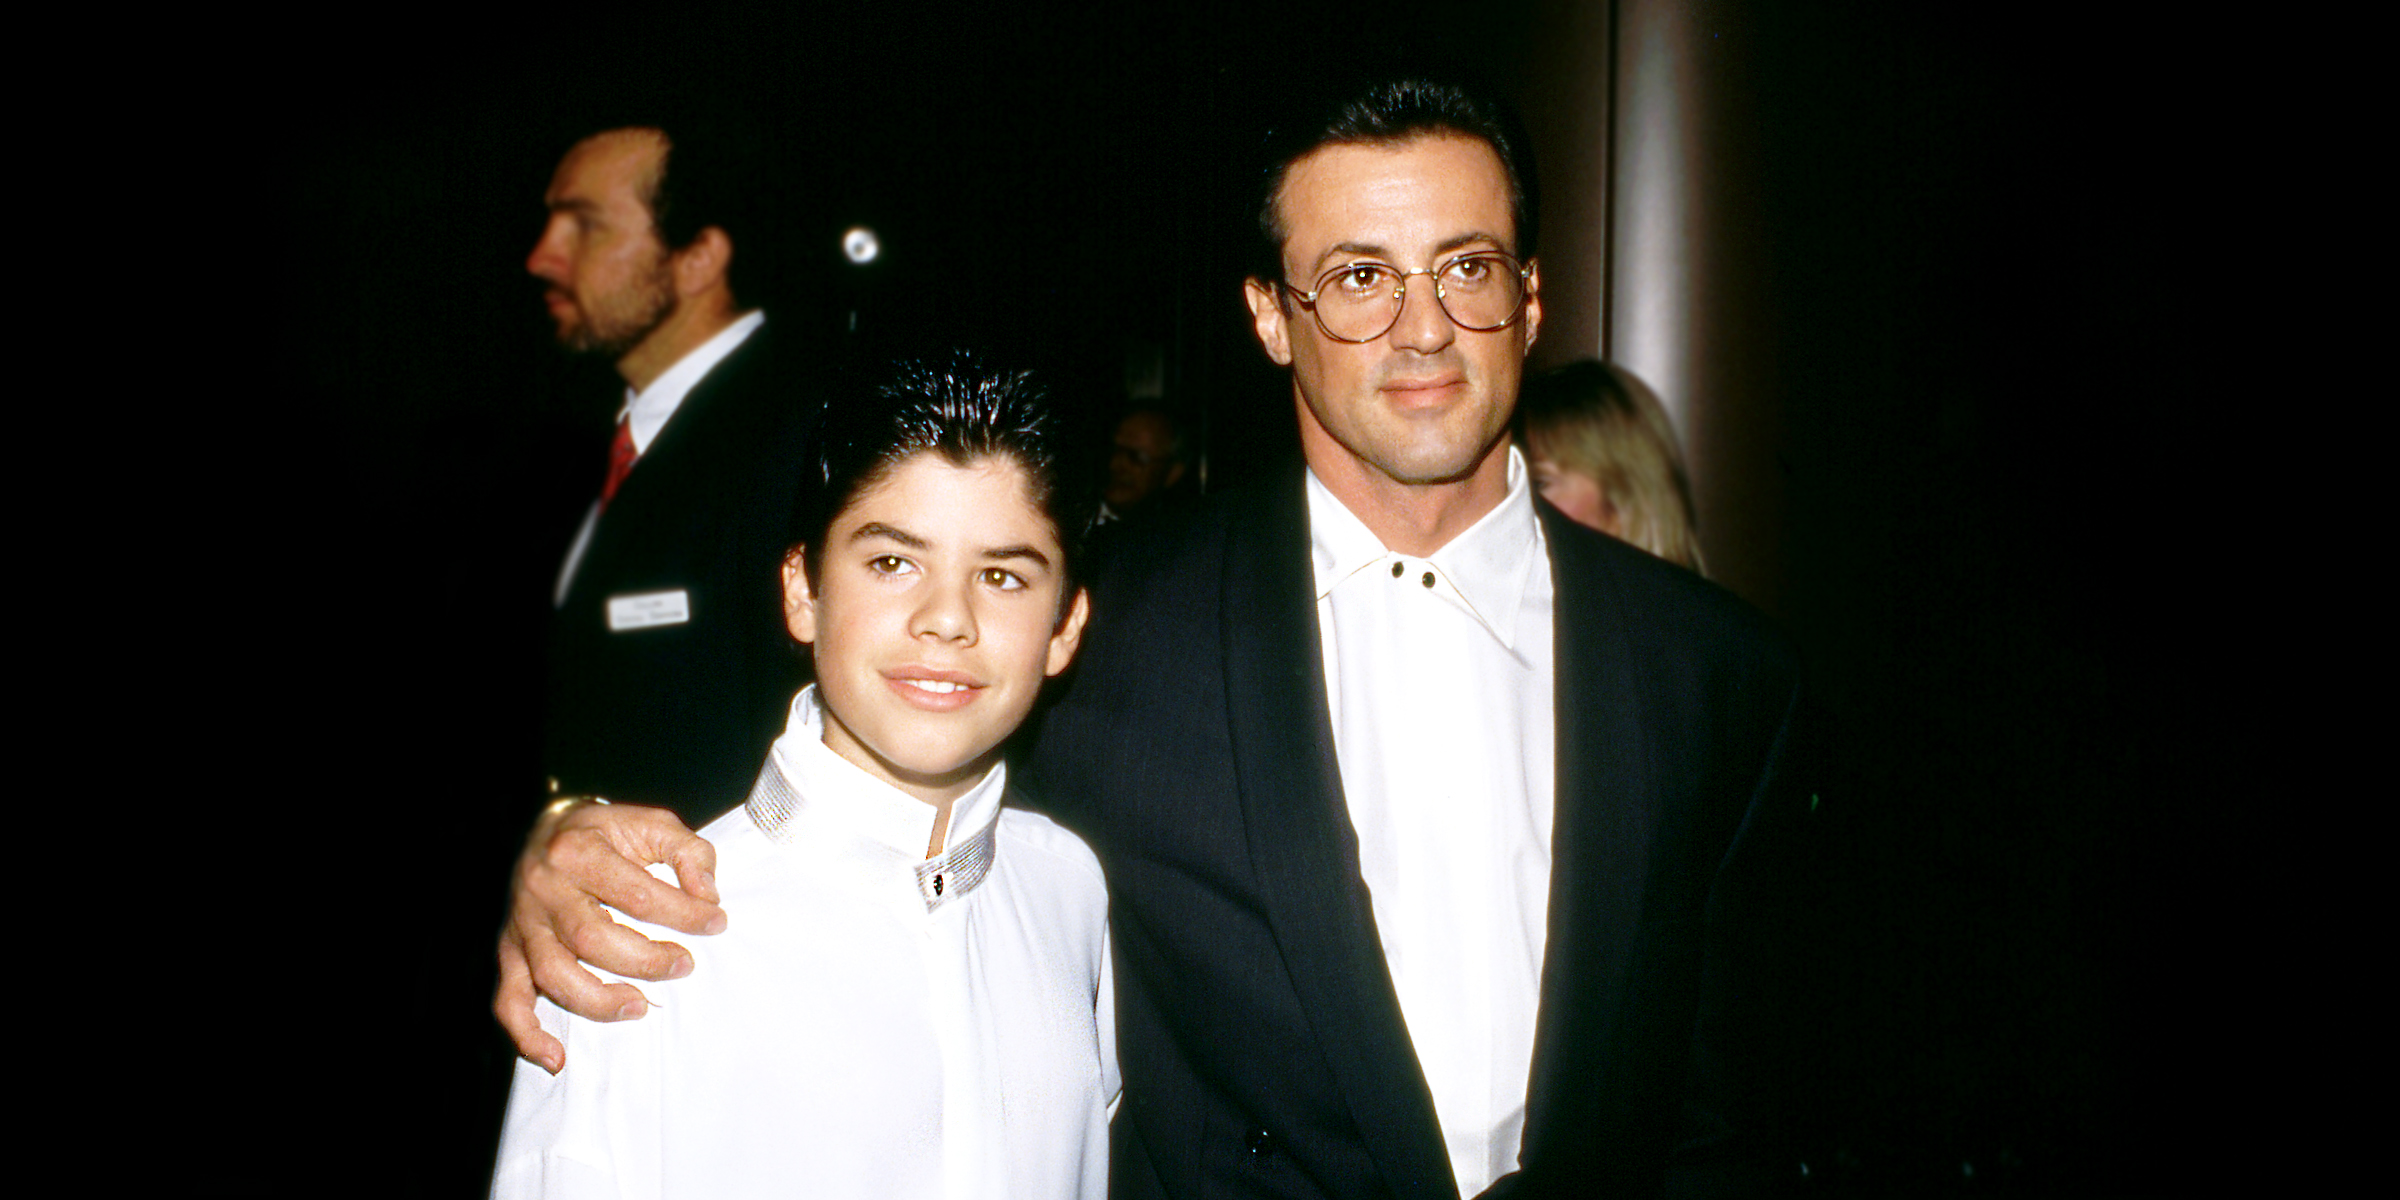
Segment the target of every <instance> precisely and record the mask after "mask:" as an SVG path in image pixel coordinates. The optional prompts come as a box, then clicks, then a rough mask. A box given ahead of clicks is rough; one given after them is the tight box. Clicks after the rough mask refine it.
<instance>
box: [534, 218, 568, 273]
mask: <svg viewBox="0 0 2400 1200" xmlns="http://www.w3.org/2000/svg"><path fill="white" fill-rule="evenodd" d="M566 268H567V252H566V248H565V247H564V246H562V245H561V244H560V238H559V232H558V225H557V223H556V222H552V223H551V224H549V225H545V226H543V227H542V237H541V240H540V241H537V242H535V243H534V244H533V253H531V254H528V255H526V256H525V271H526V273H527V274H529V275H533V276H535V277H537V278H540V279H547V280H549V281H550V282H552V283H557V282H559V281H561V280H562V279H564V278H565V277H566Z"/></svg>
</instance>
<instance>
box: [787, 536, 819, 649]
mask: <svg viewBox="0 0 2400 1200" xmlns="http://www.w3.org/2000/svg"><path fill="white" fill-rule="evenodd" d="M807 553H808V547H806V546H794V547H792V548H791V549H790V550H789V551H787V552H785V554H784V556H783V627H784V628H786V629H789V630H791V631H792V636H793V637H794V638H795V639H798V640H799V641H801V642H803V643H808V644H812V645H813V644H814V643H815V642H816V640H817V597H816V593H815V592H813V591H810V590H809V586H808V568H807V566H806V565H805V562H804V556H805V555H807Z"/></svg>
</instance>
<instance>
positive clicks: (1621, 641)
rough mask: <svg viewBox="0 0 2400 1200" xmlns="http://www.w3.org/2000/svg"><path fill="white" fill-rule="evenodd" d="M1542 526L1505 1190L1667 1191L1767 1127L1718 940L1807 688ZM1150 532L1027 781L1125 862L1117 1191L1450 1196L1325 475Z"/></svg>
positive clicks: (1608, 542) (1647, 577) (1603, 542)
mask: <svg viewBox="0 0 2400 1200" xmlns="http://www.w3.org/2000/svg"><path fill="white" fill-rule="evenodd" d="M1540 511H1541V519H1542V521H1543V530H1544V533H1545V534H1546V535H1547V539H1548V544H1549V553H1550V558H1551V569H1552V577H1553V579H1554V581H1555V584H1556V596H1557V608H1556V614H1557V615H1556V623H1557V639H1556V646H1555V653H1556V654H1557V697H1556V717H1557V722H1558V768H1557V815H1556V819H1555V822H1554V828H1553V834H1552V867H1551V881H1550V906H1549V938H1548V949H1547V952H1546V957H1545V961H1544V963H1543V970H1542V990H1541V1012H1540V1018H1539V1024H1538V1027H1537V1031H1536V1035H1535V1046H1534V1063H1533V1070H1532V1073H1531V1079H1530V1086H1529V1095H1528V1114H1527V1120H1526V1126H1525V1135H1524V1149H1523V1153H1522V1156H1521V1160H1520V1161H1521V1163H1522V1165H1523V1169H1522V1170H1521V1171H1519V1172H1518V1173H1516V1174H1514V1175H1511V1176H1508V1177H1505V1178H1503V1179H1502V1180H1501V1181H1500V1182H1499V1183H1497V1184H1495V1185H1494V1187H1493V1189H1492V1191H1491V1193H1489V1194H1491V1195H1540V1194H1551V1193H1553V1192H1555V1193H1557V1194H1562V1195H1570V1194H1571V1195H1646V1194H1652V1193H1655V1192H1657V1191H1659V1190H1660V1188H1661V1187H1662V1184H1664V1183H1665V1182H1666V1180H1667V1175H1668V1169H1669V1166H1670V1164H1671V1162H1672V1163H1675V1164H1680V1165H1685V1166H1688V1168H1689V1169H1687V1170H1684V1171H1682V1172H1681V1175H1680V1180H1681V1181H1682V1182H1699V1183H1703V1184H1709V1183H1715V1182H1721V1181H1723V1179H1724V1178H1725V1176H1723V1175H1722V1174H1720V1173H1719V1172H1718V1171H1717V1169H1716V1168H1715V1167H1714V1166H1713V1165H1710V1164H1712V1163H1714V1162H1716V1161H1722V1160H1723V1159H1724V1158H1725V1157H1726V1156H1728V1155H1730V1154H1731V1153H1732V1151H1733V1150H1734V1148H1735V1146H1736V1143H1737V1140H1738V1139H1737V1137H1736V1135H1737V1134H1739V1133H1740V1132H1741V1123H1742V1119H1743V1113H1742V1111H1741V1109H1742V1100H1743V1097H1742V1096H1741V1095H1740V1094H1739V1077H1738V1074H1736V1073H1734V1072H1732V1071H1729V1070H1728V1068H1729V1067H1733V1066H1738V1062H1736V1061H1735V1060H1738V1058H1739V1057H1740V1053H1741V1051H1740V1047H1739V1046H1738V1045H1736V1044H1732V1043H1731V1039H1732V1038H1733V1037H1734V1036H1735V1035H1736V1034H1737V1033H1738V1030H1736V1029H1735V1028H1734V1026H1733V1025H1732V1023H1731V1022H1732V1018H1733V1017H1734V1015H1735V1012H1734V1010H1735V1007H1736V1006H1734V1005H1733V1004H1732V1003H1731V1001H1734V1000H1736V999H1739V998H1740V997H1739V996H1737V995H1735V994H1734V993H1736V992H1738V991H1739V990H1740V987H1741V980H1742V977H1741V975H1740V973H1739V970H1738V966H1739V964H1738V963H1736V962H1734V961H1733V960H1734V958H1735V956H1734V955H1733V954H1732V953H1731V950H1732V949H1733V947H1734V946H1735V944H1736V943H1735V941H1734V940H1733V939H1732V938H1731V937H1729V936H1727V935H1728V934H1729V933H1730V932H1731V931H1732V930H1733V928H1734V927H1735V926H1736V925H1737V924H1738V923H1739V921H1740V920H1741V917H1742V906H1743V904H1744V902H1745V889H1744V886H1743V883H1742V878H1743V863H1744V861H1745V857H1746V854H1747V850H1746V846H1747V845H1748V844H1750V843H1752V842H1754V841H1755V840H1756V839H1758V838H1761V837H1764V836H1768V832H1767V831H1768V830H1769V829H1770V828H1771V827H1772V826H1773V824H1774V821H1775V819H1776V813H1777V812H1779V811H1780V809H1781V808H1782V804H1781V802H1780V800H1779V797H1781V796H1782V795H1783V789H1782V788H1781V787H1780V786H1779V776H1780V773H1781V771H1780V766H1781V762H1782V759H1783V757H1784V743H1785V741H1786V738H1787V731H1788V729H1789V728H1790V727H1791V724H1792V721H1793V716H1794V712H1795V707H1796V705H1797V702H1798V696H1799V683H1798V671H1797V670H1796V667H1795V663H1794V659H1793V656H1792V655H1791V654H1790V653H1789V652H1788V651H1787V649H1786V648H1785V646H1784V644H1783V643H1782V641H1781V640H1780V639H1779V638H1778V637H1777V636H1776V635H1775V634H1774V633H1773V632H1772V631H1771V630H1770V629H1769V628H1768V627H1767V626H1766V624H1765V622H1764V620H1763V618H1761V617H1759V616H1758V615H1757V614H1756V613H1755V612H1753V611H1752V610H1751V609H1749V608H1748V607H1746V606H1744V605H1743V604H1742V603H1741V602H1740V601H1738V600H1736V599H1734V598H1733V597H1732V596H1731V595H1730V594H1728V593H1726V592H1724V591H1722V590H1721V589H1718V588H1716V587H1715V586H1713V585H1711V584H1708V583H1706V582H1705V581H1702V580H1701V579H1699V578H1698V577H1697V576H1694V575H1691V574H1689V573H1688V572H1685V571H1682V570H1681V569H1679V568H1676V567H1672V566H1670V565H1668V564H1665V563H1663V562H1661V561H1659V560H1657V559H1655V558H1652V557H1650V556H1649V555H1646V554H1643V553H1642V552H1640V551H1638V550H1633V549H1630V548H1628V547H1626V546H1624V545H1622V544H1621V543H1618V542H1616V541H1614V540H1612V539H1609V538H1606V537H1603V536H1601V535H1599V534H1596V533H1592V532H1590V531H1588V530H1585V529H1583V528H1582V527H1580V526H1577V525H1575V524H1574V523H1573V522H1571V521H1568V520H1567V519H1565V518H1564V517H1562V516H1560V515H1558V514H1557V513H1556V512H1555V511H1554V510H1552V509H1550V508H1549V507H1548V506H1547V505H1542V506H1540ZM1158 532H1159V533H1160V535H1161V536H1159V537H1156V538H1139V537H1137V538H1129V539H1127V540H1126V541H1125V542H1124V543H1123V544H1120V545H1119V546H1117V547H1116V548H1115V549H1114V552H1113V554H1112V557H1111V561H1110V563H1109V565H1108V570H1107V571H1106V573H1105V575H1104V577H1103V578H1102V579H1101V580H1100V582H1099V584H1098V586H1097V587H1096V588H1095V595H1094V600H1093V605H1094V608H1093V621H1092V626H1091V628H1090V630H1089V631H1088V633H1087V636H1086V639H1085V642H1084V650H1083V663H1082V665H1080V666H1079V667H1078V668H1077V670H1076V674H1075V675H1074V676H1073V678H1072V679H1071V681H1070V683H1069V685H1068V686H1067V688H1066V689H1065V693H1064V695H1063V696H1062V697H1061V698H1059V699H1058V701H1057V702H1056V703H1055V704H1054V705H1053V707H1051V708H1050V709H1049V710H1048V711H1047V713H1046V714H1045V716H1044V717H1043V721H1042V725H1041V727H1040V730H1039V735H1038V738H1037V739H1036V741H1035V743H1034V746H1033V750H1032V755H1031V757H1030V759H1029V761H1028V762H1027V763H1026V764H1025V765H1026V768H1027V770H1028V773H1029V776H1030V779H1029V781H1030V782H1031V783H1032V784H1033V786H1034V787H1035V788H1037V789H1038V790H1039V792H1040V793H1041V795H1042V797H1043V799H1044V801H1045V802H1046V803H1047V804H1048V805H1050V806H1051V808H1052V810H1053V811H1055V812H1056V813H1057V814H1058V815H1059V817H1060V818H1061V819H1062V820H1063V821H1066V822H1067V823H1069V824H1070V826H1071V827H1073V828H1075V829H1077V830H1078V831H1079V832H1082V833H1083V834H1084V835H1085V836H1086V837H1087V838H1088V839H1089V840H1090V841H1091V842H1092V844H1093V847H1094V849H1095V850H1097V851H1098V852H1099V854H1100V857H1101V859H1102V860H1103V863H1104V864H1105V866H1106V868H1107V871H1108V882H1109V892H1110V896H1111V910H1110V911H1111V920H1112V922H1113V923H1114V925H1113V928H1114V937H1115V946H1116V951H1115V952H1116V970H1117V980H1118V988H1117V1005H1118V1011H1119V1028H1120V1038H1119V1054H1120V1057H1121V1059H1122V1062H1123V1068H1124V1079H1125V1106H1124V1108H1123V1110H1122V1111H1120V1112H1119V1114H1118V1115H1117V1118H1116V1121H1115V1126H1114V1132H1115V1143H1116V1148H1115V1158H1114V1166H1113V1168H1112V1173H1113V1175H1114V1184H1115V1194H1116V1195H1119V1196H1151V1195H1170V1196H1203V1195H1205V1196H1343V1197H1352V1196H1356V1197H1366V1196H1384V1195H1391V1196H1411V1197H1429V1198H1430V1197H1455V1196H1456V1195H1457V1191H1456V1184H1455V1182H1454V1180H1453V1178H1452V1175H1451V1173H1450V1167H1449V1163H1448V1159H1447V1157H1446V1155H1445V1153H1444V1150H1443V1145H1442V1140H1441V1136H1440V1132H1439V1128H1438V1126H1437V1124H1436V1122H1435V1118H1434V1112H1433V1105H1432V1100H1431V1097H1430V1093H1429V1092H1428V1090H1427V1088H1426V1085H1425V1082H1424V1079H1423V1077H1422V1075H1421V1073H1420V1072H1419V1070H1418V1068H1417V1062H1416V1057H1415V1053H1414V1051H1413V1049H1412V1048H1411V1044H1410V1041H1409V1036H1408V1032H1407V1027H1406V1025H1405V1023H1404V1021H1403V1019H1402V1016H1401V1013H1400V1007H1399V1001H1398V999H1397V998H1396V996H1395V994H1394V992H1393V990H1392V985H1391V978H1390V974H1389V972H1388V971H1387V969H1386V967H1385V965H1384V960H1383V953H1382V949H1381V943H1380V941H1379V939H1378V937H1377V934H1376V931H1375V922H1374V915H1373V912H1372V909H1371V907H1370V905H1369V902H1368V896H1367V888H1366V885H1365V884H1364V883H1363V882H1362V881H1361V879H1360V875H1359V867H1358V849H1357V840H1356V837H1355V835H1354V833H1353V831H1352V829H1351V827H1350V821H1349V815H1348V810H1347V808H1346V806H1345V804H1344V802H1343V799H1342V784H1341V775H1340V771H1339V770H1338V768H1337V766H1336V763H1335V759H1334V746H1333V733H1332V727H1331V723H1330V719H1329V717H1328V708H1327V705H1326V700H1325V696H1326V687H1325V681H1324V678H1323V675H1324V669H1323V662H1322V658H1321V656H1320V652H1319V647H1318V639H1317V628H1316V606H1315V602H1314V598H1313V597H1314V588H1313V585H1312V577H1311V573H1310V566H1309V553H1308V519H1307V506H1306V500H1305V493H1304V491H1303V489H1302V486H1301V480H1300V478H1299V477H1298V476H1297V475H1296V474H1295V475H1293V476H1292V477H1290V478H1287V479H1285V480H1283V481H1282V482H1280V483H1278V484H1277V485H1275V486H1273V487H1268V488H1264V489H1260V490H1256V491H1252V492H1250V493H1247V494H1235V495H1233V496H1229V497H1226V498H1223V499H1220V500H1217V501H1215V502H1212V503H1211V504H1210V505H1209V506H1208V507H1206V508H1204V509H1203V510H1201V511H1200V512H1199V513H1197V514H1194V515H1193V516H1192V517H1191V518H1190V519H1189V520H1188V521H1186V522H1184V523H1183V524H1182V525H1181V526H1180V527H1178V528H1174V529H1167V530H1160V531H1158ZM1459 716H1460V720H1461V721H1470V720H1473V719H1474V714H1472V713H1461V714H1459ZM1721 1034H1722V1035H1724V1036H1720V1035H1721ZM1699 1190H1711V1189H1709V1188H1706V1187H1703V1188H1701V1189H1699Z"/></svg>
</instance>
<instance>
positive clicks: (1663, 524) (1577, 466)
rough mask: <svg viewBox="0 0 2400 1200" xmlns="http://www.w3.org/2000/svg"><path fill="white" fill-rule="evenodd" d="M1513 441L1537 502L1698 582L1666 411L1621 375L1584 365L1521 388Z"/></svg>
mask: <svg viewBox="0 0 2400 1200" xmlns="http://www.w3.org/2000/svg"><path fill="white" fill-rule="evenodd" d="M1517 422H1518V427H1517V428H1518V436H1519V439H1520V440H1521V441H1522V442H1523V443H1524V446H1525V457H1526V460H1527V461H1528V462H1529V463H1530V464H1531V465H1532V468H1533V484H1534V486H1535V487H1536V488H1538V489H1540V491H1541V493H1542V498H1543V499H1545V500H1548V501H1549V502H1550V503H1552V504H1553V505H1556V506H1557V507H1558V510H1559V511H1560V512H1563V513H1565V514H1566V515H1568V516H1569V517H1572V518H1574V519H1575V520H1576V521H1578V522H1580V523H1582V524H1584V525H1588V526H1590V527H1592V528H1594V529H1597V530H1599V531H1600V532H1602V533H1605V534H1607V535H1609V536H1610V537H1613V538H1616V539H1617V540H1619V541H1623V542H1628V543H1630V544H1632V545H1635V546H1639V547H1641V548H1642V549H1644V550H1647V551H1649V552H1650V553H1652V554H1655V555H1657V556H1659V557H1660V558H1663V559H1666V560H1667V561H1668V562H1671V563H1676V564H1679V565H1681V566H1685V567H1689V568H1691V569H1692V570H1694V571H1697V572H1699V573H1701V574H1703V575H1705V574H1707V573H1708V568H1707V566H1706V565H1705V564H1704V563H1703V562H1702V561H1701V558H1700V538H1699V534H1698V527H1697V523H1696V522H1695V521H1694V520H1693V518H1692V489H1691V484H1690V482H1689V480H1688V479H1687V478H1686V476H1685V474H1684V469H1683V455H1682V454H1681V453H1680V452H1678V451H1677V450H1676V448H1675V430H1674V427H1673V426H1671V425H1669V424H1668V423H1667V411H1666V409H1664V408H1662V407H1660V406H1659V403H1658V398H1657V397H1656V396H1653V395H1651V394H1650V389H1649V388H1648V387H1646V386H1644V385H1643V383H1642V382H1641V381H1640V380H1639V379H1636V378H1634V376H1633V375H1632V374H1631V373H1630V372H1627V371H1625V370H1624V369H1623V368H1620V367H1616V366H1611V365H1609V364H1606V363H1601V362H1595V361H1592V360H1589V359H1586V360H1584V361H1582V362H1575V363H1569V364H1567V365H1566V366H1563V367H1560V368H1558V369H1557V370H1555V371H1551V372H1549V373H1548V374H1545V375H1542V376H1540V377H1539V378H1536V379H1534V380H1531V381H1530V382H1528V383H1527V384H1526V385H1525V393H1524V397H1523V399H1522V401H1521V402H1520V403H1519V405H1518V408H1517Z"/></svg>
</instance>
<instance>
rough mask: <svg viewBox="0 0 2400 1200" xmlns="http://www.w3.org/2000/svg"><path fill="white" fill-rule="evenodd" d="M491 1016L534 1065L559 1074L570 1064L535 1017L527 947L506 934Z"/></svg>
mask: <svg viewBox="0 0 2400 1200" xmlns="http://www.w3.org/2000/svg"><path fill="white" fill-rule="evenodd" d="M492 1015H493V1016H494V1017H496V1018H498V1019H499V1021H500V1028H502V1029H504V1030H507V1031H508V1040H510V1041H512V1042H515V1043H516V1044H517V1053H519V1054H522V1055H524V1056H525V1058H526V1059H527V1060H528V1061H530V1062H532V1063H533V1064H534V1065H535V1066H538V1067H540V1068H541V1069H543V1070H545V1071H548V1072H550V1073H551V1074H553V1075H556V1074H558V1070H559V1068H560V1067H563V1066H565V1065H567V1048H566V1047H565V1046H562V1045H560V1044H559V1041H558V1039H557V1038H554V1037H551V1036H550V1032H549V1031H548V1030H546V1029H543V1028H542V1023H541V1021H540V1020H539V1019H538V1018H536V1017H535V1016H534V1015H533V969H532V968H531V967H529V966H527V965H526V962H525V948H524V947H523V946H522V945H519V944H518V942H517V939H516V938H515V937H513V936H510V935H508V934H506V933H503V934H502V935H501V937H500V987H499V990H497V991H495V992H493V993H492Z"/></svg>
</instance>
